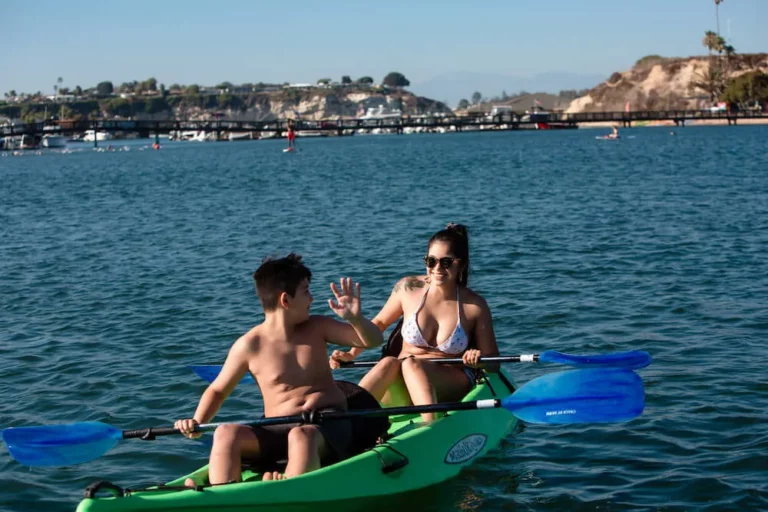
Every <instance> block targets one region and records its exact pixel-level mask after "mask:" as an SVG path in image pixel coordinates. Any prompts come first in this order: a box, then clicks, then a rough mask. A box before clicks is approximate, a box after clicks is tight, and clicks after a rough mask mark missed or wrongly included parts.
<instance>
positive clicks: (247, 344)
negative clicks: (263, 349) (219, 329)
mask: <svg viewBox="0 0 768 512" xmlns="http://www.w3.org/2000/svg"><path fill="white" fill-rule="evenodd" d="M263 334H264V324H259V325H255V326H253V327H251V329H250V330H249V331H248V332H246V333H245V334H243V335H242V336H240V337H239V338H238V339H237V340H236V341H235V342H234V343H233V344H232V348H233V349H236V350H238V351H243V352H253V351H256V350H257V349H258V347H259V341H260V340H261V337H262V336H263Z"/></svg>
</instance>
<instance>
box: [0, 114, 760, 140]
mask: <svg viewBox="0 0 768 512" xmlns="http://www.w3.org/2000/svg"><path fill="white" fill-rule="evenodd" d="M739 119H766V120H768V112H763V111H758V110H745V111H739V112H733V111H711V110H654V111H632V112H582V113H577V114H564V113H533V114H528V113H526V114H519V113H515V112H507V113H503V114H499V115H496V116H491V115H487V114H475V115H464V116H453V115H423V116H400V117H388V118H379V119H365V118H357V119H333V120H321V121H313V120H297V121H294V128H295V129H296V130H297V131H309V130H311V131H331V132H334V131H335V132H337V133H338V134H339V135H343V134H345V133H351V132H354V131H357V130H371V129H375V128H380V129H386V130H395V131H398V132H400V131H402V130H403V129H404V128H440V127H445V128H452V129H454V130H456V131H462V130H465V129H510V130H513V129H520V128H522V129H525V128H543V127H547V126H549V125H552V126H553V127H561V128H569V127H572V128H575V127H577V126H578V125H579V124H588V123H605V122H611V123H616V124H621V125H623V126H625V127H630V126H632V123H633V122H645V121H673V122H675V123H676V124H684V123H685V122H686V121H692V120H726V121H728V124H736V123H737V121H738V120H739ZM542 125H545V126H542ZM287 129H288V121H287V120H272V121H243V120H229V119H167V120H146V119H143V120H133V119H127V120H126V119H120V120H112V119H98V118H90V119H89V118H84V119H80V120H76V121H75V120H60V121H47V122H44V123H24V124H5V125H3V126H0V136H17V135H32V136H42V135H46V134H74V133H82V132H85V131H87V130H94V131H101V132H111V133H115V132H138V133H139V134H142V135H145V136H149V134H155V135H156V134H159V133H169V132H184V131H201V130H204V131H212V132H217V133H221V132H229V133H242V132H276V133H277V134H280V133H283V132H285V131H287Z"/></svg>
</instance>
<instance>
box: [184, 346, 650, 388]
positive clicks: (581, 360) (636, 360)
mask: <svg viewBox="0 0 768 512" xmlns="http://www.w3.org/2000/svg"><path fill="white" fill-rule="evenodd" d="M427 361H432V362H435V363H440V364H463V361H462V360H461V358H459V357H457V358H445V359H427ZM480 362H481V363H482V362H486V363H556V364H564V365H567V366H572V367H574V368H581V369H587V368H625V369H629V370H638V369H640V368H645V367H646V366H648V365H649V364H651V355H650V354H649V353H648V352H644V351H642V350H628V351H626V352H613V353H610V354H594V355H587V356H576V355H572V354H564V353H562V352H558V351H556V350H547V351H545V352H542V353H541V354H528V355H519V356H492V357H482V358H480ZM376 363H378V361H351V362H348V363H341V366H342V367H344V368H371V367H373V366H376ZM190 368H191V369H192V371H193V372H195V374H196V375H197V376H198V377H200V378H201V379H203V380H206V381H208V382H213V381H214V379H216V376H217V375H219V372H220V371H221V365H215V364H197V365H191V366H190ZM240 382H241V383H242V382H253V378H252V377H251V376H250V375H249V374H248V375H246V376H245V377H243V380H241V381H240Z"/></svg>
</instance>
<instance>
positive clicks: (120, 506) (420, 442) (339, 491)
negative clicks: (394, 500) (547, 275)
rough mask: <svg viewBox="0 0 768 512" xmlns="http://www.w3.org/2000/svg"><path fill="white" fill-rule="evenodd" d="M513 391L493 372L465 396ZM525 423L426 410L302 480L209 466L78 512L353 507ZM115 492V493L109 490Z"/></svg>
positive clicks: (431, 476)
mask: <svg viewBox="0 0 768 512" xmlns="http://www.w3.org/2000/svg"><path fill="white" fill-rule="evenodd" d="M512 392H514V386H513V384H512V382H511V381H510V379H509V377H508V376H507V375H506V374H505V373H504V372H503V371H501V372H499V373H498V374H495V373H489V374H487V375H485V377H483V382H481V383H479V384H478V385H476V386H475V387H474V388H473V389H472V390H471V391H470V392H469V393H468V394H467V395H466V396H465V397H464V401H465V402H468V401H473V400H478V399H488V398H502V397H504V396H507V395H508V394H510V393H512ZM517 422H518V420H517V418H516V417H515V416H514V415H512V414H511V413H510V412H508V411H507V410H505V409H503V408H501V409H498V408H497V409H478V410H472V411H453V412H449V413H445V416H443V417H441V418H440V419H438V420H437V421H435V422H433V423H431V424H429V425H425V424H424V423H422V421H421V417H420V416H419V415H414V414H409V415H400V416H392V417H390V423H391V426H390V428H389V431H388V434H387V436H385V437H386V439H385V440H384V442H382V443H380V444H377V445H376V446H374V447H373V448H371V449H369V450H366V451H364V452H363V453H361V454H359V455H356V456H354V457H351V458H349V459H346V460H343V461H341V462H338V463H336V464H333V465H330V466H327V467H324V468H321V469H319V470H317V471H313V472H311V473H307V474H304V475H301V476H298V477H295V478H290V479H287V480H280V481H270V482H263V481H262V480H261V477H262V475H261V474H260V473H255V472H253V471H251V470H244V471H243V473H242V482H239V483H232V484H226V485H216V486H209V485H206V481H207V477H208V467H207V466H205V467H202V468H200V469H198V470H197V471H195V472H193V473H191V474H189V475H186V476H183V477H180V478H178V479H176V480H173V481H171V482H168V484H166V486H154V487H149V488H146V489H141V490H137V489H131V490H130V492H129V493H125V492H123V489H120V488H119V487H116V486H114V485H111V484H109V486H108V485H104V486H103V487H102V490H101V494H102V496H98V495H95V496H94V497H92V498H85V499H84V500H82V501H81V502H80V505H79V506H78V507H77V512H102V511H104V512H129V511H177V512H181V511H188V510H199V511H202V510H211V511H213V510H226V511H227V512H235V511H243V512H245V511H251V512H255V511H258V512H265V511H277V510H281V511H284V510H295V509H302V510H303V509H304V507H306V508H307V509H313V510H324V509H326V508H333V509H334V510H336V509H338V507H339V506H342V507H343V506H344V505H345V504H346V505H348V506H352V505H353V504H355V503H359V501H358V500H360V499H362V498H375V497H386V496H391V495H394V494H399V493H403V492H406V491H412V490H416V489H422V488H425V487H428V486H431V485H434V484H437V483H440V482H444V481H446V480H448V479H451V478H453V477H455V476H457V475H458V474H459V472H460V471H461V470H462V468H464V467H466V466H469V465H470V464H472V463H473V462H475V461H476V460H477V459H478V458H480V457H482V456H483V455H484V454H485V453H486V452H488V450H492V449H494V448H495V447H496V446H498V444H499V443H500V442H501V440H502V439H504V438H505V437H507V436H508V435H509V434H510V433H511V432H512V431H513V429H514V428H515V427H516V425H517ZM186 478H191V479H193V480H194V481H195V482H196V483H197V484H199V485H200V486H201V487H198V488H197V489H196V490H195V489H190V488H184V487H182V486H183V483H184V480H185V479H186ZM136 480H146V475H143V474H141V475H138V474H137V475H136ZM110 486H111V487H110ZM110 491H111V492H112V493H113V494H114V495H113V496H107V495H106V493H107V492H110ZM340 504H341V505H340Z"/></svg>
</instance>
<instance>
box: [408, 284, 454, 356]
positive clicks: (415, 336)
mask: <svg viewBox="0 0 768 512" xmlns="http://www.w3.org/2000/svg"><path fill="white" fill-rule="evenodd" d="M427 293H429V286H427V290H426V291H425V292H424V296H423V297H421V302H420V303H419V307H418V308H416V311H414V312H413V314H412V315H410V316H408V317H407V318H406V319H405V320H404V321H403V327H402V328H401V330H400V333H401V334H402V336H403V341H404V342H405V343H408V344H409V345H413V346H414V347H420V348H436V349H437V350H439V351H440V352H443V353H445V354H452V355H453V354H460V353H462V352H464V351H465V350H467V346H469V339H468V338H467V333H466V332H464V328H463V327H462V326H461V303H460V302H459V289H458V288H457V289H456V311H457V313H458V316H459V318H458V320H457V321H456V328H455V329H454V330H453V332H452V333H451V335H450V336H448V339H446V340H445V341H444V342H442V343H439V344H438V345H437V346H436V347H433V346H432V345H430V344H429V343H427V340H426V339H424V335H423V334H421V329H419V324H418V321H417V318H416V316H417V315H418V314H419V311H421V308H422V307H424V301H425V300H426V299H427Z"/></svg>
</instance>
